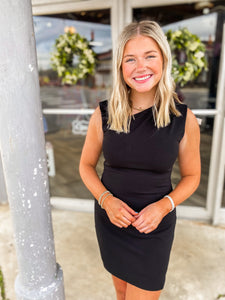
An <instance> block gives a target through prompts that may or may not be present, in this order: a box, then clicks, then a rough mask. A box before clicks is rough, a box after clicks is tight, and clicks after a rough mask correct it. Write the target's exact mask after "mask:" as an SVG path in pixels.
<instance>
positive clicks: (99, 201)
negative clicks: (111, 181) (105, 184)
mask: <svg viewBox="0 0 225 300" xmlns="http://www.w3.org/2000/svg"><path fill="white" fill-rule="evenodd" d="M106 193H110V191H104V192H103V193H102V194H101V195H100V196H99V198H98V203H99V205H101V200H102V197H103V196H104V195H105V194H106Z"/></svg>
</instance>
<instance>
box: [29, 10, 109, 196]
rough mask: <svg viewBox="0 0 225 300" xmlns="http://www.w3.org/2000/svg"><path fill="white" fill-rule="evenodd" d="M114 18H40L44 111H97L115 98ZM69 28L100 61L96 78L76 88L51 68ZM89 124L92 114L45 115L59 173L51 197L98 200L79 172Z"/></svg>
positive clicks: (93, 14)
mask: <svg viewBox="0 0 225 300" xmlns="http://www.w3.org/2000/svg"><path fill="white" fill-rule="evenodd" d="M109 16H110V12H109V10H104V11H89V12H80V13H78V12H77V13H68V14H62V15H57V16H51V17H50V16H42V17H34V27H35V36H36V46H37V57H38V68H39V79H40V86H41V89H40V95H41V101H42V107H43V108H44V109H50V108H54V109H55V108H57V109H80V108H85V109H87V108H90V109H94V108H96V107H97V105H98V103H99V101H101V100H104V99H107V98H108V97H109V93H110V89H111V81H112V80H111V60H112V42H111V27H110V19H109ZM69 18H72V19H73V20H72V19H69ZM74 20H76V21H74ZM67 26H69V27H70V26H73V27H75V29H76V31H77V32H78V33H79V34H80V35H81V36H85V37H86V38H87V39H88V40H89V41H90V42H91V45H92V48H93V50H94V51H95V52H96V53H97V60H98V64H97V67H96V72H95V75H94V76H90V75H89V76H88V77H87V78H86V79H82V80H79V81H78V82H77V84H76V85H73V86H69V85H61V79H60V78H58V77H57V74H56V72H55V71H53V70H52V68H51V65H50V57H51V55H50V52H51V51H52V50H53V46H54V43H55V39H56V38H57V37H58V36H59V35H60V34H63V33H64V28H65V27H67ZM89 119H90V115H69V114H68V115H64V114H60V112H59V113H58V114H57V115H54V114H52V115H51V114H45V116H44V127H45V134H46V142H47V145H48V146H50V147H51V150H53V154H54V167H55V174H53V176H50V178H49V180H50V193H51V196H57V197H69V198H84V199H87V198H88V199H90V198H93V197H92V196H91V194H90V193H89V191H88V190H87V189H86V187H85V186H84V184H83V182H82V181H81V179H80V175H79V170H78V168H79V160H80V155H81V150H82V146H83V143H84V139H85V135H86V132H87V128H88V123H89ZM101 169H102V158H100V162H99V164H98V168H97V170H98V172H99V174H101Z"/></svg>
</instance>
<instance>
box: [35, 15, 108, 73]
mask: <svg viewBox="0 0 225 300" xmlns="http://www.w3.org/2000/svg"><path fill="white" fill-rule="evenodd" d="M33 20H34V32H35V39H36V47H37V57H38V66H39V69H42V70H45V69H49V68H50V52H51V51H53V49H54V43H55V40H56V38H58V37H59V35H60V34H63V33H64V28H65V27H66V26H73V27H75V28H76V31H77V32H78V33H79V34H80V35H82V36H85V37H86V38H87V39H88V40H89V41H90V40H91V32H92V31H93V32H94V41H95V42H97V44H98V46H94V47H93V50H94V51H95V52H96V53H104V52H107V51H109V50H110V49H112V40H111V26H110V25H106V24H97V23H90V22H81V21H73V20H66V19H59V18H49V17H42V16H41V17H40V16H34V17H33Z"/></svg>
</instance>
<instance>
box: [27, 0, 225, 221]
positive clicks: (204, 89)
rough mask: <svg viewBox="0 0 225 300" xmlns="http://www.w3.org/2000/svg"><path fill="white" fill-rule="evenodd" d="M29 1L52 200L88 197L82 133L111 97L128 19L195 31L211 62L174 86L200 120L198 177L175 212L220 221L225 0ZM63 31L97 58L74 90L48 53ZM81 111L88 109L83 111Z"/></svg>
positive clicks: (224, 199) (224, 214)
mask: <svg viewBox="0 0 225 300" xmlns="http://www.w3.org/2000/svg"><path fill="white" fill-rule="evenodd" d="M32 3H33V14H34V25H35V35H36V44H37V57H38V65H39V72H40V83H41V100H42V105H43V109H44V113H45V117H46V120H47V123H48V132H47V133H46V140H47V141H49V142H51V143H52V145H53V147H54V155H55V167H56V168H55V170H56V173H55V176H54V177H51V178H50V185H51V195H52V197H58V199H61V200H59V201H63V199H64V198H70V199H71V201H73V200H74V201H75V200H76V199H84V201H85V199H92V195H91V194H90V193H89V192H88V191H87V189H86V188H85V186H84V185H83V183H82V181H81V179H80V176H79V172H78V164H79V158H80V154H81V149H82V146H83V143H84V139H85V134H84V132H85V126H86V128H87V125H88V121H89V118H90V115H91V113H92V112H93V110H94V109H95V108H96V107H97V105H98V103H99V101H101V100H104V99H108V98H109V96H110V91H111V87H112V53H113V48H114V47H115V44H116V38H117V36H118V33H119V32H120V31H121V29H122V28H123V26H124V25H125V24H127V23H129V22H131V21H140V20H146V19H148V20H155V21H157V22H158V23H159V24H160V25H161V26H162V28H163V30H164V32H166V31H167V30H169V29H172V30H176V29H179V28H183V27H186V28H188V29H189V31H190V32H191V33H193V34H197V35H198V36H199V37H200V39H201V41H202V42H203V43H204V44H205V46H206V54H205V55H206V58H207V61H208V71H204V72H202V73H201V74H200V76H199V77H198V78H197V79H196V80H194V81H193V82H190V83H188V84H187V85H185V86H184V87H183V88H181V87H179V88H180V93H181V95H182V98H183V101H184V102H185V103H186V104H187V105H188V107H189V108H190V109H192V110H193V112H194V113H195V114H196V116H197V117H198V118H200V119H201V120H202V123H201V126H200V129H201V161H202V177H201V183H200V186H199V188H198V189H197V191H196V192H195V193H194V194H193V195H192V196H191V197H190V198H189V199H187V200H186V201H185V202H184V203H183V204H182V205H181V206H180V207H179V208H178V213H179V215H180V216H183V217H187V218H194V219H205V220H212V219H213V220H214V221H215V220H217V221H218V220H219V221H223V220H224V222H225V192H224V180H223V186H222V187H221V184H220V186H218V184H217V182H218V180H216V179H217V178H218V174H219V172H220V170H219V168H220V167H221V163H223V161H224V160H225V159H224V158H223V156H225V153H224V154H223V152H221V151H222V150H223V145H222V138H223V122H224V115H223V114H224V111H225V102H224V101H221V100H219V99H218V88H219V86H221V84H223V86H222V87H221V88H223V87H224V83H220V85H219V83H218V76H219V74H220V72H222V73H223V74H224V73H225V69H223V70H222V69H221V66H224V63H223V61H222V59H221V57H222V56H221V53H222V37H223V35H224V32H223V24H224V22H225V3H224V1H193V2H192V3H190V1H185V0H180V1H179V4H178V1H169V0H168V1H167V2H166V1H164V0H158V1H150V0H139V1H136V2H135V1H132V0H126V1H125V0H121V1H119V0H113V1H103V0H102V1H100V0H99V1H95V0H90V1H72V0H71V1H68V0H67V1H64V0H61V1H57V3H54V4H52V3H51V1H50V0H33V1H32ZM165 3H166V5H165ZM174 3H175V4H174ZM66 26H73V27H75V28H76V30H77V32H78V33H79V34H80V35H83V36H85V37H86V38H87V39H88V40H89V41H90V42H91V45H92V49H93V50H94V51H95V52H96V54H97V58H98V64H97V67H96V72H95V75H93V76H88V77H87V78H86V79H83V80H79V81H78V82H77V84H76V85H73V86H68V85H61V82H60V79H59V78H58V77H57V75H56V73H55V72H54V71H53V70H51V67H50V52H51V51H52V49H53V45H54V42H55V39H56V38H57V37H58V36H59V35H60V34H62V33H63V32H64V28H65V27H66ZM223 59H225V58H224V57H223ZM82 109H86V111H84V112H83V113H81V111H82ZM69 110H70V111H69ZM79 110H80V111H79ZM51 111H52V112H53V111H54V113H51ZM221 113H222V117H221ZM224 146H225V145H224ZM102 162H103V158H102V157H101V159H100V162H99V164H98V172H99V174H101V172H102ZM221 172H222V171H221ZM223 172H224V167H223ZM223 176H224V174H223ZM223 178H224V177H223ZM172 179H173V184H174V185H175V184H176V183H177V182H178V181H179V179H180V175H179V169H178V163H176V164H175V167H174V171H173V174H172ZM219 191H220V192H219ZM72 199H73V200H72ZM218 203H222V204H218ZM217 221H215V222H217Z"/></svg>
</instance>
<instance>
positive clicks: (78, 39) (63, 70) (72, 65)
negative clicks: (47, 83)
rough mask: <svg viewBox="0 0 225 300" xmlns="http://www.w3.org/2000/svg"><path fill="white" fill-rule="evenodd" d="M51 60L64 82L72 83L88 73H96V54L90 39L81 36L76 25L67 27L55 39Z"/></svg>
mask: <svg viewBox="0 0 225 300" xmlns="http://www.w3.org/2000/svg"><path fill="white" fill-rule="evenodd" d="M51 62H52V63H51V65H52V68H53V70H55V71H57V73H58V76H59V77H61V78H62V83H66V84H70V85H72V84H76V82H77V81H78V80H79V79H83V78H86V77H87V75H88V74H94V71H95V66H96V54H95V52H94V51H93V50H92V49H91V47H90V44H89V42H88V40H87V39H86V38H85V37H82V36H80V35H79V33H77V32H76V31H75V28H74V27H66V28H65V33H64V34H62V35H60V36H59V37H58V38H57V39H56V41H55V50H54V52H52V53H51Z"/></svg>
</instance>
